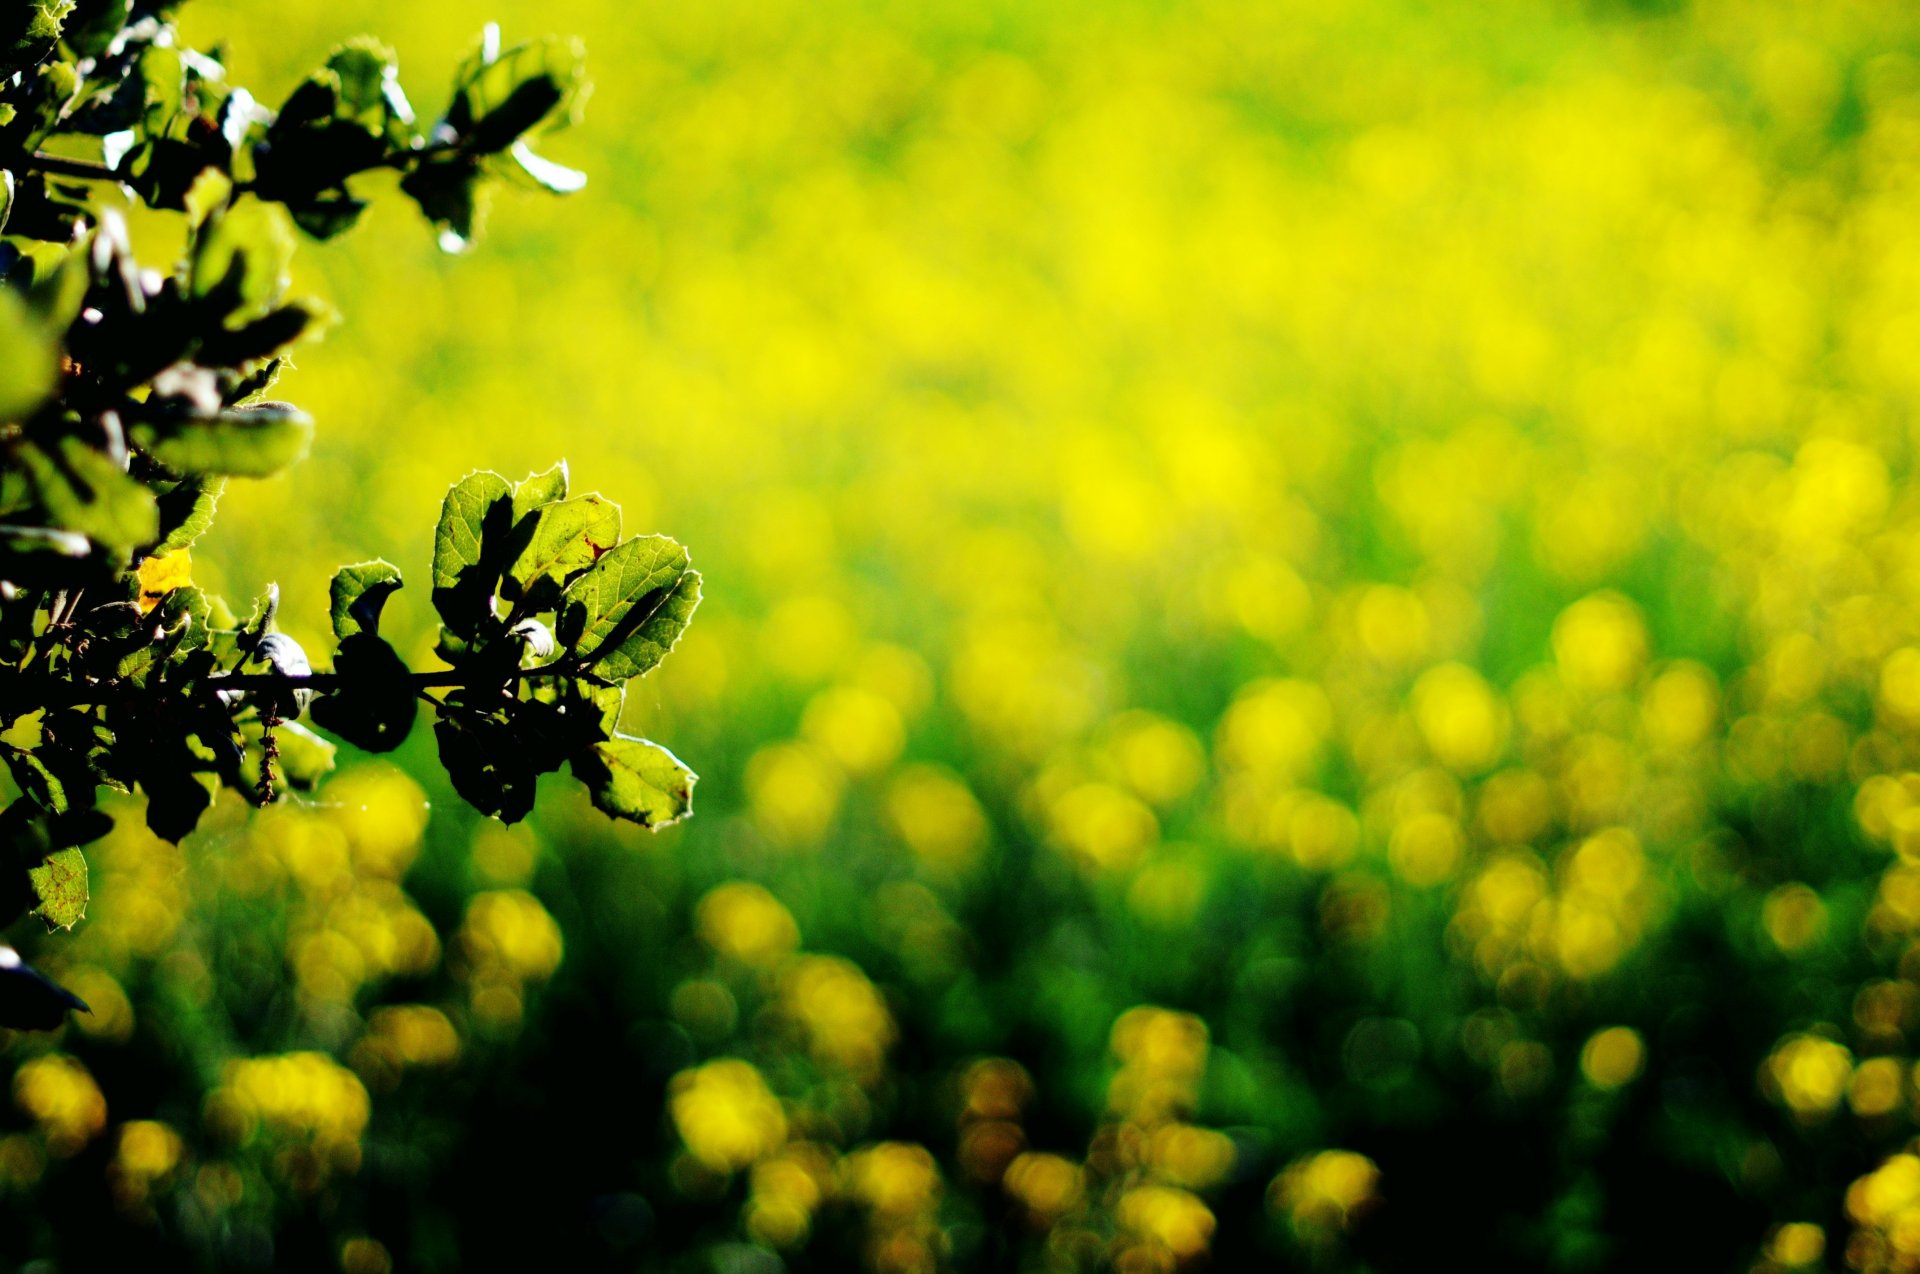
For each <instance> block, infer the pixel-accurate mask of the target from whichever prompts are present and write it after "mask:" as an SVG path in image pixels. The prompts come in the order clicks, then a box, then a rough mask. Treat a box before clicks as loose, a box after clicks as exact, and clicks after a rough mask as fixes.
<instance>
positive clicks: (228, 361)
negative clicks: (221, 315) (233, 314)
mask: <svg viewBox="0 0 1920 1274" xmlns="http://www.w3.org/2000/svg"><path fill="white" fill-rule="evenodd" d="M308 233H309V234H313V233H314V231H312V230H311V229H309V230H308ZM317 237H320V238H324V237H325V236H324V235H319V236H317ZM334 317H335V316H334V313H333V311H332V310H330V309H328V308H327V307H326V306H325V305H323V304H321V303H320V302H318V301H314V300H306V299H303V300H297V301H290V302H288V303H287V304H285V305H282V306H279V307H278V308H276V309H272V310H268V311H267V312H266V314H264V315H262V316H261V317H260V318H257V319H254V320H252V321H251V322H248V323H243V324H241V325H240V326H239V327H233V328H227V327H222V328H217V329H215V330H214V331H211V332H209V333H207V334H206V335H205V336H204V337H202V338H201V341H200V348H199V350H198V352H196V353H195V355H194V357H195V358H197V359H198V360H199V361H200V362H201V363H203V364H205V365H206V366H208V367H239V366H241V365H242V364H245V363H252V362H255V361H257V360H259V359H263V358H271V357H272V356H273V355H275V354H279V353H282V352H283V351H285V350H286V348H287V347H288V346H289V345H292V344H293V343H294V342H295V341H298V340H301V339H312V338H314V337H317V336H318V335H319V334H320V333H321V332H323V331H325V330H326V328H327V325H328V324H329V323H331V322H332V321H333V319H334Z"/></svg>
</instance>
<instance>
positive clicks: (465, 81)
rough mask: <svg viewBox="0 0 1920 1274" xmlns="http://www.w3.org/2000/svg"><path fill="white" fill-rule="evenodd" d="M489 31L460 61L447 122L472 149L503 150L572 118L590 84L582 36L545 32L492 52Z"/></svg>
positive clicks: (494, 33)
mask: <svg viewBox="0 0 1920 1274" xmlns="http://www.w3.org/2000/svg"><path fill="white" fill-rule="evenodd" d="M498 40H499V35H498V32H497V31H492V30H490V31H488V32H487V34H486V35H485V36H483V37H482V40H481V48H480V49H479V51H478V52H476V53H475V54H474V55H473V56H472V57H470V58H468V59H467V61H466V62H465V63H464V64H463V65H462V66H461V68H460V72H459V74H458V76H457V77H456V81H455V89H454V98H453V104H452V105H451V106H450V107H449V108H448V109H447V118H446V126H447V127H448V128H450V129H452V130H453V132H454V133H455V134H457V135H458V136H459V137H460V139H461V143H462V145H463V146H464V147H465V148H466V149H467V150H469V151H471V152H472V153H475V154H492V153H494V152H497V151H502V150H505V149H506V148H507V147H508V146H511V145H512V144H513V143H514V142H516V141H518V140H519V139H520V138H522V137H524V136H526V135H527V134H528V133H531V132H534V131H536V130H538V131H549V130H551V129H555V128H561V127H564V126H566V125H567V124H570V123H573V122H574V121H575V120H576V119H577V118H578V117H579V111H580V106H581V104H582V103H583V102H584V101H585V100H586V96H587V94H588V92H589V91H590V89H591V86H590V84H589V83H588V81H587V68H586V49H585V47H584V46H582V45H581V43H580V41H578V40H572V39H565V38H562V37H560V36H547V37H545V38H544V39H539V40H532V41H529V42H527V43H526V44H519V45H515V46H514V47H513V48H511V49H508V50H507V51H506V52H505V53H502V54H498V55H495V54H494V48H495V46H497V43H498Z"/></svg>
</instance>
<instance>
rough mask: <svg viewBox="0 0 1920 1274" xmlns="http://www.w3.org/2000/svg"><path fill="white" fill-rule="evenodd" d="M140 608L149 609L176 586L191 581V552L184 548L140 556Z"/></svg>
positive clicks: (182, 586) (146, 610)
mask: <svg viewBox="0 0 1920 1274" xmlns="http://www.w3.org/2000/svg"><path fill="white" fill-rule="evenodd" d="M138 576H139V580H140V610H141V612H142V613H145V612H148V611H151V610H152V609H153V608H154V607H156V606H158V605H159V604H160V603H161V602H163V601H165V600H166V599H167V594H169V593H171V592H172V591H173V590H174V589H176V588H184V587H186V586H187V585H189V584H191V583H193V554H192V553H190V552H188V551H187V550H186V549H181V550H180V551H178V552H176V553H153V554H149V555H148V556H147V557H145V558H142V559H141V562H140V569H139V572H138Z"/></svg>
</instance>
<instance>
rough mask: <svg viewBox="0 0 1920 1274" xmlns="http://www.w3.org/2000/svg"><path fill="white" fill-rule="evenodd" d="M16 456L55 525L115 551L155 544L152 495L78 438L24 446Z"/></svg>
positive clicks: (157, 524) (156, 515)
mask: <svg viewBox="0 0 1920 1274" xmlns="http://www.w3.org/2000/svg"><path fill="white" fill-rule="evenodd" d="M16 454H17V455H18V456H19V458H20V462H21V465H22V467H23V468H25V470H26V472H27V476H28V477H29V478H31V479H32V480H33V485H34V489H35V491H36V492H37V494H38V495H39V497H40V503H41V505H42V507H44V508H45V509H46V511H47V516H48V517H49V518H50V519H51V520H52V521H53V522H54V523H55V524H56V525H58V526H60V527H63V528H65V529H66V530H69V531H78V532H80V533H81V534H82V535H85V536H88V537H89V538H91V539H94V540H98V541H99V542H100V543H102V544H105V545H107V546H108V547H110V548H116V549H135V548H139V547H141V546H142V545H146V544H151V543H153V542H154V541H155V540H157V539H159V538H160V508H159V505H158V504H157V503H156V502H155V500H154V495H153V492H152V491H151V490H150V489H148V487H147V486H146V484H145V483H142V482H139V481H137V480H135V479H133V478H130V477H128V476H127V474H126V472H125V471H124V470H123V469H121V467H120V466H119V465H117V464H115V463H114V461H113V459H112V457H110V456H108V455H107V454H106V453H105V452H103V451H96V450H94V449H93V448H92V447H89V446H87V445H86V444H85V443H84V442H81V441H80V440H79V439H78V438H61V439H59V440H58V441H57V442H56V443H55V444H54V446H53V449H52V450H48V449H46V448H44V447H41V446H36V445H34V444H32V443H28V444H24V445H22V446H21V447H20V448H19V450H18V452H17V453H16Z"/></svg>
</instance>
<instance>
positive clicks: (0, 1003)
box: [0, 946, 93, 1031]
mask: <svg viewBox="0 0 1920 1274" xmlns="http://www.w3.org/2000/svg"><path fill="white" fill-rule="evenodd" d="M70 1009H79V1010H80V1011H81V1012H82V1013H91V1012H93V1010H92V1009H90V1008H88V1007H87V1004H86V1001H84V1000H82V999H81V998H80V997H79V996H77V995H75V994H74V993H73V992H71V991H69V990H67V989H66V988H65V987H63V986H60V985H59V984H58V983H56V982H54V981H53V980H52V979H51V978H49V977H47V975H46V974H44V973H42V972H40V970H38V969H36V968H34V967H33V966H32V965H30V964H28V963H27V962H26V961H24V960H22V959H21V958H20V953H19V952H18V951H15V950H14V949H13V948H12V947H8V946H0V1026H4V1027H7V1028H9V1029H11V1030H15V1031H52V1030H57V1029H58V1028H59V1027H61V1026H64V1025H65V1024H66V1021H67V1012H68V1010H70Z"/></svg>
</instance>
